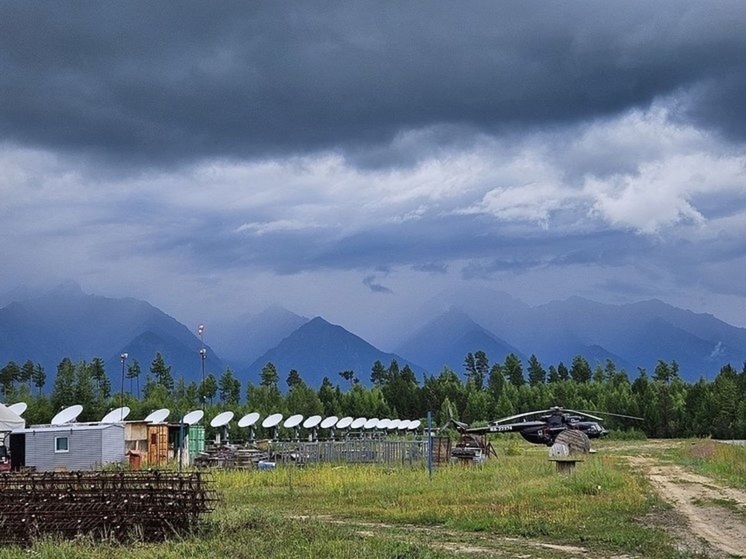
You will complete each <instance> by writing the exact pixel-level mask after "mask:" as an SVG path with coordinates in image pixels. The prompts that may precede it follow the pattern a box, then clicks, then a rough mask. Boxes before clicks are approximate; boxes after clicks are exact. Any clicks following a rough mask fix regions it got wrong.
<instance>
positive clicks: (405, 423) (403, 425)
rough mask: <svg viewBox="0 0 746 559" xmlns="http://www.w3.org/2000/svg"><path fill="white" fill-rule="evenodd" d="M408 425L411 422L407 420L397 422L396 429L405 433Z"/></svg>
mask: <svg viewBox="0 0 746 559" xmlns="http://www.w3.org/2000/svg"><path fill="white" fill-rule="evenodd" d="M410 423H412V422H411V421H409V419H402V420H401V421H400V422H399V426H398V427H397V429H399V431H406V430H407V429H409V424H410Z"/></svg>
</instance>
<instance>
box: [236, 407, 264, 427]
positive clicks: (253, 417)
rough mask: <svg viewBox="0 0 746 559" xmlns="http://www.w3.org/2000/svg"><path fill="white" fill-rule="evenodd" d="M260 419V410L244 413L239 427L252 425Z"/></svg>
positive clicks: (239, 421)
mask: <svg viewBox="0 0 746 559" xmlns="http://www.w3.org/2000/svg"><path fill="white" fill-rule="evenodd" d="M257 421H259V413H258V412H255V411H253V412H251V413H247V414H246V415H244V416H243V417H242V418H241V419H239V420H238V426H239V427H251V426H252V425H254V423H256V422H257Z"/></svg>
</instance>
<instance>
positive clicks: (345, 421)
mask: <svg viewBox="0 0 746 559" xmlns="http://www.w3.org/2000/svg"><path fill="white" fill-rule="evenodd" d="M353 421H354V420H353V419H352V418H351V417H350V416H347V417H343V418H342V419H340V420H339V421H337V429H347V428H348V427H349V426H350V425H352V422H353Z"/></svg>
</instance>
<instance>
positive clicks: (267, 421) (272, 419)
mask: <svg viewBox="0 0 746 559" xmlns="http://www.w3.org/2000/svg"><path fill="white" fill-rule="evenodd" d="M280 421H282V414H281V413H273V414H272V415H270V416H269V417H266V418H264V421H262V427H265V428H268V427H277V424H278V423H280Z"/></svg>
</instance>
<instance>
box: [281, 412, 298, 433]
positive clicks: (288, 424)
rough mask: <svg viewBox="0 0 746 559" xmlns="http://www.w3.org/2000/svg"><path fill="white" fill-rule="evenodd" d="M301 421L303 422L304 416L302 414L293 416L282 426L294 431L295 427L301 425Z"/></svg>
mask: <svg viewBox="0 0 746 559" xmlns="http://www.w3.org/2000/svg"><path fill="white" fill-rule="evenodd" d="M301 421H303V416H302V415H300V414H296V415H291V416H290V417H288V418H287V419H286V420H285V423H283V424H282V426H283V427H286V428H288V429H293V428H294V427H297V426H298V425H300V423H301Z"/></svg>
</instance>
